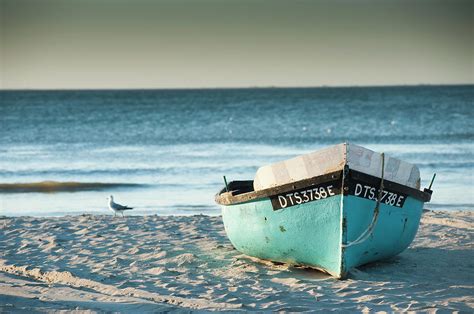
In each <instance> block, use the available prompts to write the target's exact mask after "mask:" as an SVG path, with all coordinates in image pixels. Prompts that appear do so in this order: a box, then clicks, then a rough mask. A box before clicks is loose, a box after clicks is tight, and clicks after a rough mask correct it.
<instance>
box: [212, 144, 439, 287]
mask: <svg viewBox="0 0 474 314" xmlns="http://www.w3.org/2000/svg"><path fill="white" fill-rule="evenodd" d="M430 188H431V185H430V187H429V188H428V189H424V190H423V191H421V190H420V173H419V170H418V168H417V167H416V166H415V165H412V164H410V163H407V162H404V161H401V160H398V159H395V158H392V157H388V156H385V155H384V154H383V153H376V152H373V151H371V150H369V149H366V148H363V147H360V146H357V145H353V144H347V143H344V144H339V145H335V146H331V147H328V148H325V149H322V150H319V151H316V152H313V153H310V154H306V155H302V156H298V157H295V158H293V159H289V160H286V161H282V162H278V163H275V164H272V165H267V166H264V167H261V168H259V169H258V171H257V173H256V176H255V179H254V180H249V181H233V182H230V183H229V184H227V182H226V187H225V188H223V189H222V190H221V191H220V192H219V193H218V194H217V195H216V202H217V203H218V204H220V205H221V207H222V218H223V221H224V226H225V230H226V233H227V236H228V237H229V239H230V241H231V242H232V244H233V245H234V247H235V248H236V249H237V250H238V251H240V252H242V253H244V254H246V255H249V256H253V257H257V258H260V259H265V260H271V261H276V262H283V263H289V264H293V265H304V266H309V267H313V268H317V269H320V270H323V271H325V272H327V273H329V274H330V275H332V276H334V277H336V278H341V279H342V278H345V277H346V276H347V274H348V272H349V271H350V269H351V268H353V267H357V266H360V265H363V264H366V263H369V262H373V261H377V260H381V259H385V258H388V257H391V256H394V255H396V254H398V253H400V252H402V251H403V250H405V249H406V248H407V247H408V246H409V245H410V243H411V242H412V241H413V239H414V237H415V235H416V232H417V230H418V226H419V223H420V218H421V214H422V211H423V204H424V203H425V202H428V201H429V200H430V198H431V194H432V191H431V190H430Z"/></svg>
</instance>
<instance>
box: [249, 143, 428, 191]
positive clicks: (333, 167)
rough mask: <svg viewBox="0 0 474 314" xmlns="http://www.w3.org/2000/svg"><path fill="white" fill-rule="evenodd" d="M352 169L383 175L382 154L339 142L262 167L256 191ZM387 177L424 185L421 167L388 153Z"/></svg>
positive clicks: (259, 170) (255, 187)
mask: <svg viewBox="0 0 474 314" xmlns="http://www.w3.org/2000/svg"><path fill="white" fill-rule="evenodd" d="M346 164H347V165H349V168H350V169H353V170H356V171H360V172H363V173H366V174H369V175H372V176H376V177H380V176H381V174H382V156H381V154H380V153H376V152H374V151H372V150H370V149H367V148H364V147H361V146H357V145H354V144H348V143H343V144H338V145H335V146H330V147H327V148H324V149H321V150H318V151H315V152H312V153H309V154H305V155H301V156H297V157H295V158H291V159H288V160H284V161H281V162H277V163H274V164H271V165H266V166H263V167H260V168H259V169H258V170H257V173H256V175H255V180H254V189H255V190H256V191H258V190H263V189H268V188H271V187H275V186H279V185H282V184H287V183H291V182H296V181H300V180H304V179H309V178H312V177H317V176H320V175H323V174H326V173H330V172H334V171H337V170H342V169H343V168H344V166H345V165H346ZM384 178H385V179H386V180H389V181H393V182H396V183H399V184H403V185H406V186H409V187H412V188H416V189H419V187H420V171H419V170H418V167H416V166H415V165H412V164H410V163H407V162H405V161H402V160H399V159H396V158H393V157H389V156H387V155H385V163H384Z"/></svg>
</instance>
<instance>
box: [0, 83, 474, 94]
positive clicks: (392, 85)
mask: <svg viewBox="0 0 474 314" xmlns="http://www.w3.org/2000/svg"><path fill="white" fill-rule="evenodd" d="M443 86H446V87H450V86H474V83H447V84H431V83H420V84H381V85H376V84H375V85H307V86H304V85H303V86H277V85H270V86H228V87H224V86H215V87H143V88H123V87H105V88H102V87H98V88H95V87H92V88H89V87H86V88H0V92H9V91H119V90H128V91H133V90H135V91H140V90H143V91H146V90H226V89H311V88H314V89H316V88H374V87H376V88H390V87H443Z"/></svg>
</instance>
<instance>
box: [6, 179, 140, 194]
mask: <svg viewBox="0 0 474 314" xmlns="http://www.w3.org/2000/svg"><path fill="white" fill-rule="evenodd" d="M144 186H145V185H144V184H137V183H104V182H58V181H42V182H31V183H0V193H28V192H40V193H54V192H76V191H101V190H112V189H117V188H138V187H144Z"/></svg>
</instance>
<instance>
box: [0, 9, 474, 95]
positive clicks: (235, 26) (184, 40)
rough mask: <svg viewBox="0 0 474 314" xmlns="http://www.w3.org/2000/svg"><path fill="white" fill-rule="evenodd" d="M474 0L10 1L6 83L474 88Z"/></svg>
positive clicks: (1, 82) (5, 23)
mask: <svg viewBox="0 0 474 314" xmlns="http://www.w3.org/2000/svg"><path fill="white" fill-rule="evenodd" d="M473 3H474V1H469V0H468V1H460V0H446V1H439V0H426V1H425V0H410V1H405V0H399V1H393V0H377V1H373V0H370V1H369V0H360V1H349V0H345V1H342V0H332V1H329V0H328V1H299V0H295V1H280V0H273V1H265V0H260V1H257V0H255V1H246V0H239V1H232V0H219V1H217V0H216V1H211V0H189V1H183V0H170V1H159V0H157V1H146V0H134V1H132V0H130V1H124V0H82V1H80V0H42V1H35V0H0V88H2V89H106V88H112V89H114V88H215V87H218V88H219V87H269V86H273V87H279V86H281V87H286V86H366V85H371V86H373V85H414V84H473V83H474V65H473V63H474V61H473V58H474V57H473V56H474V34H473V32H474V22H473V12H474V5H473Z"/></svg>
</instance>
